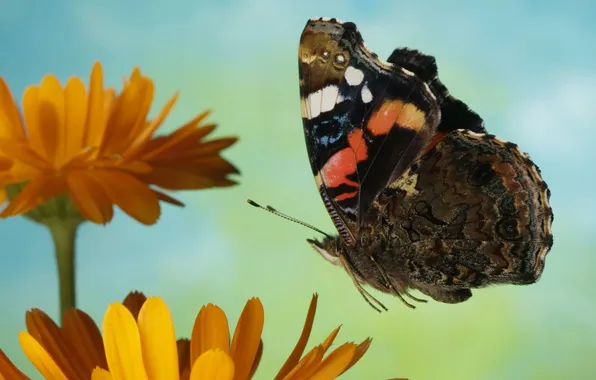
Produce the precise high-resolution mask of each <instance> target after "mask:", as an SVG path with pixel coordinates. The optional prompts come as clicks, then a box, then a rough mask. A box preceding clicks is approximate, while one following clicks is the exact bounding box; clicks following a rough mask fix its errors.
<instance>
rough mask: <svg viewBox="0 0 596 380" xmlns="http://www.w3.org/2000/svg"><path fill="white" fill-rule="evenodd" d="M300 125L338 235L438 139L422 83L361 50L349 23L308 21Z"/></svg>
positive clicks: (350, 230)
mask: <svg viewBox="0 0 596 380" xmlns="http://www.w3.org/2000/svg"><path fill="white" fill-rule="evenodd" d="M299 72H300V95H301V105H302V120H303V124H304V132H305V138H306V146H307V150H308V154H309V158H310V164H311V168H312V171H313V175H314V176H315V180H316V182H317V185H318V187H319V192H320V194H321V197H322V198H323V201H324V203H325V205H326V207H327V210H328V211H329V213H330V215H331V217H332V219H333V221H334V223H335V225H336V227H337V229H338V231H339V233H340V235H341V236H342V237H343V238H344V239H345V240H346V242H348V243H349V242H353V241H354V236H356V235H357V234H358V231H359V228H360V225H361V221H362V216H363V214H364V213H365V212H366V210H367V209H368V208H369V206H370V205H371V203H372V201H373V200H374V198H375V197H376V196H377V195H378V194H379V193H380V192H381V191H382V190H383V189H384V188H385V187H386V186H387V184H388V183H389V181H390V179H391V178H392V176H394V175H396V173H397V175H399V174H401V173H402V172H403V171H404V170H405V169H406V168H407V167H408V166H409V165H410V164H411V163H412V161H413V160H415V159H416V158H417V157H418V156H419V155H420V153H421V151H422V150H423V149H424V147H425V146H427V144H428V143H429V141H430V140H431V139H432V137H433V136H434V134H435V130H436V128H437V125H438V123H439V120H440V109H439V105H438V103H437V99H436V97H435V96H434V94H433V93H432V91H431V90H430V88H429V86H428V85H427V84H426V83H425V81H423V80H421V79H420V78H419V77H418V76H417V75H416V74H414V73H412V72H410V71H408V70H404V69H403V68H402V67H401V66H398V65H394V64H392V63H387V62H383V61H381V60H379V59H378V58H377V56H376V55H375V54H373V53H371V52H370V51H368V50H367V49H366V47H365V46H364V43H363V41H362V37H361V35H360V33H359V32H358V30H357V28H356V26H355V25H354V24H353V23H341V22H339V21H335V20H333V19H332V20H330V21H323V20H311V21H309V22H308V23H307V25H306V27H305V29H304V31H303V33H302V37H301V40H300V48H299Z"/></svg>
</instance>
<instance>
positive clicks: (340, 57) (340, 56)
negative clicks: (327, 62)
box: [335, 54, 346, 64]
mask: <svg viewBox="0 0 596 380" xmlns="http://www.w3.org/2000/svg"><path fill="white" fill-rule="evenodd" d="M345 61H346V57H344V56H343V54H338V55H336V56H335V62H337V63H339V64H341V63H344V62H345Z"/></svg>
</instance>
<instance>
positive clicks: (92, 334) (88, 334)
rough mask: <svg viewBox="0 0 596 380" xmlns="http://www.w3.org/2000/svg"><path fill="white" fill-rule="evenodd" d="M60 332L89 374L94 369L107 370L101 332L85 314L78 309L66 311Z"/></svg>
mask: <svg viewBox="0 0 596 380" xmlns="http://www.w3.org/2000/svg"><path fill="white" fill-rule="evenodd" d="M62 332H63V334H64V337H65V339H66V340H68V341H70V342H72V345H73V346H74V347H75V348H76V350H77V351H78V353H79V354H80V356H81V362H82V364H83V365H84V366H85V368H88V370H89V373H91V371H92V370H93V369H94V368H95V367H101V368H106V369H107V368H108V364H107V362H106V353H105V350H104V348H103V341H102V338H101V332H100V331H99V328H98V327H97V325H96V324H95V322H93V319H92V318H91V317H90V316H89V315H88V314H87V313H85V312H84V311H82V310H78V309H69V310H66V312H65V313H64V319H63V321H62Z"/></svg>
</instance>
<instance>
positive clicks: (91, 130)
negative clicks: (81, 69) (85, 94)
mask: <svg viewBox="0 0 596 380" xmlns="http://www.w3.org/2000/svg"><path fill="white" fill-rule="evenodd" d="M104 98H105V95H104V89H103V70H102V68H101V63H99V62H95V64H94V65H93V69H92V70H91V77H90V79H89V102H88V106H87V118H86V122H85V124H86V128H85V135H84V140H83V141H84V146H91V147H99V146H100V145H101V141H102V139H103V135H104V132H105V121H106V112H105V104H104V102H105V99H104Z"/></svg>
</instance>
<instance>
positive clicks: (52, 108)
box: [30, 75, 66, 167]
mask: <svg viewBox="0 0 596 380" xmlns="http://www.w3.org/2000/svg"><path fill="white" fill-rule="evenodd" d="M37 100H38V112H39V123H38V127H39V128H40V129H39V131H30V132H31V133H30V141H31V143H32V144H34V143H35V142H36V138H39V139H40V141H39V144H40V145H41V146H42V147H43V151H44V152H45V157H46V158H47V159H48V161H50V162H52V163H53V164H54V167H56V164H57V163H58V162H62V161H63V160H64V158H63V156H62V154H61V152H63V151H64V146H63V145H64V143H65V141H66V136H65V135H66V131H65V125H64V91H63V90H62V85H61V84H60V82H59V81H58V79H57V78H56V77H55V76H54V75H47V76H45V77H44V78H43V80H42V81H41V85H40V87H39V92H38V99H37ZM61 145H62V146H61Z"/></svg>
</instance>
